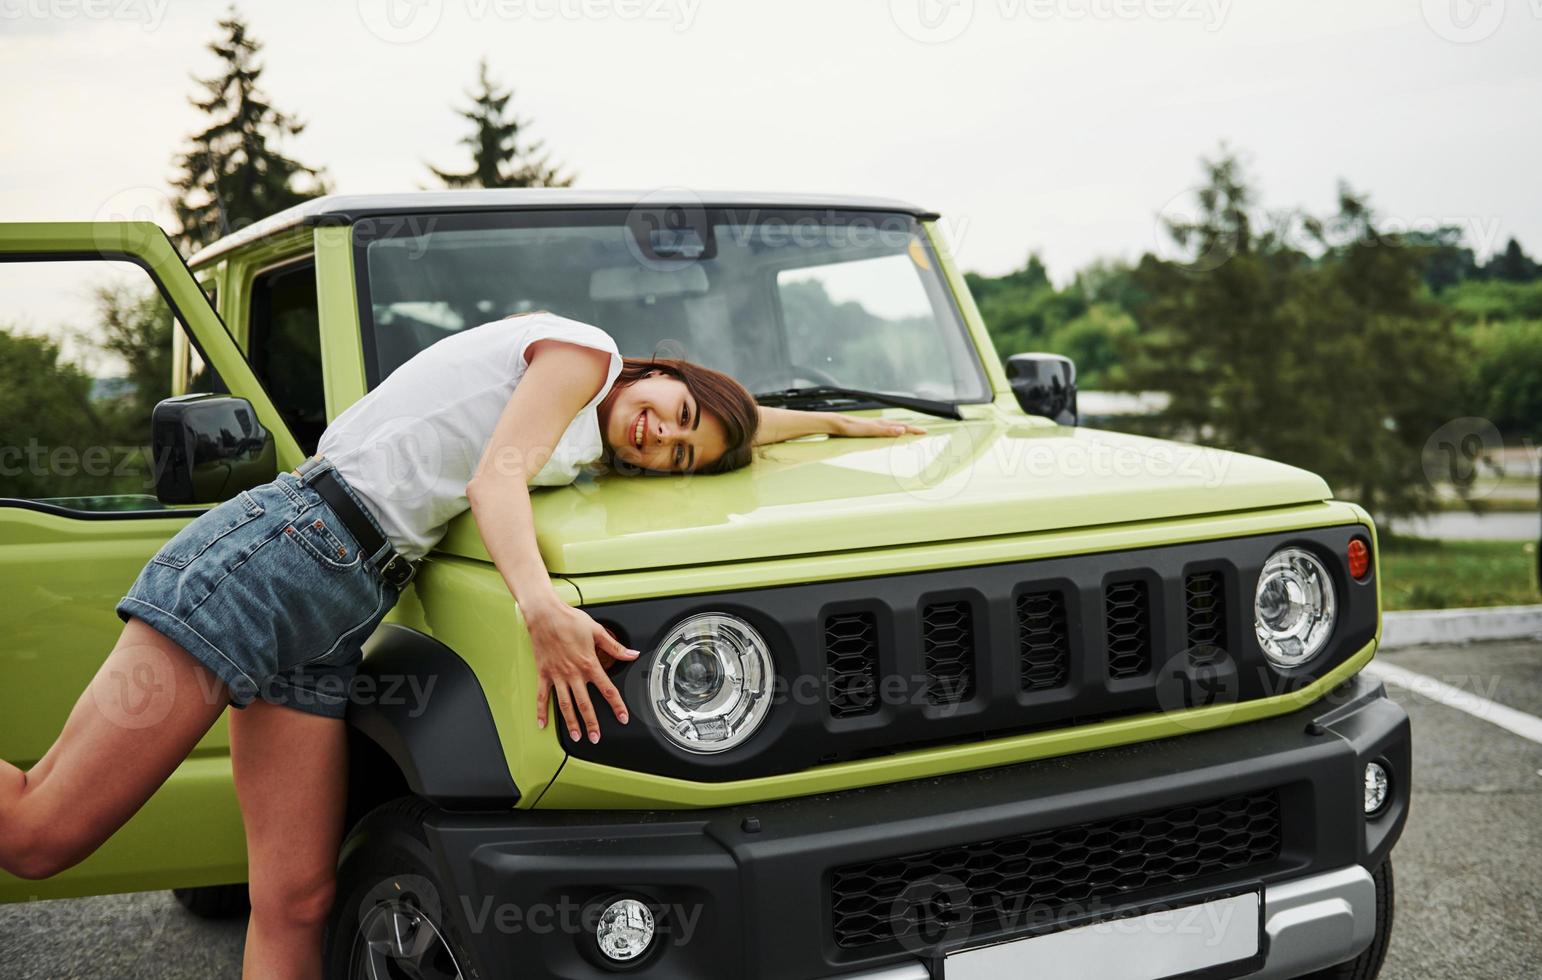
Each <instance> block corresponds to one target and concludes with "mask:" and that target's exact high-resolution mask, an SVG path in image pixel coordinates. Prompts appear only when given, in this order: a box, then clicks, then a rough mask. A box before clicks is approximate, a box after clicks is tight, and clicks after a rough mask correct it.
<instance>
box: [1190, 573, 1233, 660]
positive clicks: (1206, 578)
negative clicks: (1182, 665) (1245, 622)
mask: <svg viewBox="0 0 1542 980" xmlns="http://www.w3.org/2000/svg"><path fill="white" fill-rule="evenodd" d="M1183 604H1184V615H1185V617H1186V619H1187V623H1188V641H1189V649H1188V654H1189V662H1190V663H1192V664H1194V665H1196V666H1199V665H1206V664H1214V663H1216V662H1218V661H1219V660H1220V659H1221V658H1223V657H1224V656H1225V654H1226V584H1225V582H1223V581H1222V579H1221V573H1220V572H1198V573H1196V574H1193V575H1190V576H1188V577H1187V578H1185V579H1184V580H1183Z"/></svg>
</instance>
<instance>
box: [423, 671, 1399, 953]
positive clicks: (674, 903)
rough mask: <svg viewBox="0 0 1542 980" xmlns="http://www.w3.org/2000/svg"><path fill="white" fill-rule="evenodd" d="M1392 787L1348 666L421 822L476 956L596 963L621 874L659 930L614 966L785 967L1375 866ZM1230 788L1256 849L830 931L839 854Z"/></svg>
mask: <svg viewBox="0 0 1542 980" xmlns="http://www.w3.org/2000/svg"><path fill="white" fill-rule="evenodd" d="M1372 760H1379V761H1381V762H1382V763H1383V764H1384V765H1386V766H1387V768H1388V769H1389V771H1390V773H1391V775H1392V799H1391V800H1390V802H1389V803H1388V804H1387V805H1386V807H1385V809H1384V810H1383V811H1381V812H1380V813H1379V814H1378V815H1376V816H1374V817H1371V818H1367V817H1365V816H1364V813H1363V782H1362V776H1363V771H1364V767H1365V764H1366V763H1368V762H1370V761H1372ZM1408 789H1409V734H1408V718H1407V716H1406V715H1405V714H1404V713H1403V711H1402V709H1400V708H1399V707H1398V706H1397V705H1395V704H1393V703H1392V702H1391V701H1390V700H1389V699H1388V698H1387V697H1386V695H1385V692H1384V691H1383V689H1382V687H1381V684H1380V683H1379V682H1376V681H1374V680H1372V679H1370V678H1365V677H1356V678H1353V679H1351V680H1350V681H1348V682H1346V683H1345V684H1344V685H1342V686H1341V687H1340V688H1339V689H1337V690H1336V691H1335V692H1333V694H1332V695H1330V696H1329V697H1327V698H1325V699H1323V700H1322V701H1319V702H1317V703H1316V704H1314V705H1311V706H1309V707H1307V708H1305V709H1303V710H1301V711H1297V712H1294V713H1292V714H1288V715H1283V716H1280V717H1278V718H1273V719H1269V720H1266V721H1260V722H1253V723H1250V724H1246V725H1239V726H1234V727H1232V728H1227V729H1222V730H1218V731H1212V732H1205V733H1199V734H1191V735H1183V736H1178V737H1174V738H1167V739H1162V740H1159V741H1155V742H1149V743H1144V744H1139V745H1132V746H1125V747H1121V748H1115V749H1107V750H1101V751H1096V752H1088V753H1084V754H1081V755H1074V756H1066V757H1062V758H1057V759H1047V760H1043V761H1039V762H1032V763H1025V764H1021V765H1016V766H1009V767H1003V768H999V769H990V770H984V771H980V772H972V773H964V774H960V775H954V776H945V777H939V778H935V779H925V780H917V781H913V782H907V783H898V784H894V785H889V786H880V787H873V788H869V789H862V790H853V791H850V792H843V793H834V794H828V795H823V796H810V797H800V798H796V799H791V800H785V801H778V802H773V803H762V804H756V805H750V806H742V807H727V808H722V809H716V810H703V811H685V812H682V811H669V812H638V811H615V812H610V811H582V812H547V811H531V812H522V813H514V814H509V813H500V814H497V815H489V814H466V813H447V812H441V813H436V814H435V815H434V816H433V817H431V818H430V819H429V820H428V821H427V823H426V831H427V835H428V839H429V843H430V846H431V847H432V849H433V850H434V852H435V855H436V857H437V859H438V860H439V861H440V862H441V869H440V870H441V873H442V874H443V876H444V880H445V881H446V882H447V883H449V884H450V885H451V886H452V888H453V890H454V893H455V894H456V897H457V900H456V901H454V902H451V903H447V904H449V905H450V906H451V909H450V913H449V914H456V915H458V916H459V917H460V919H461V921H460V926H461V928H462V930H463V934H464V935H466V936H467V937H468V941H469V942H470V943H471V945H472V947H473V950H472V953H473V955H474V956H475V957H476V959H477V960H478V967H479V970H480V971H481V974H482V975H483V976H484V977H490V978H491V977H514V976H531V975H549V976H553V977H564V978H572V980H578V978H598V977H613V976H615V975H616V973H617V971H616V970H615V969H612V968H607V967H606V965H605V964H604V963H603V961H602V960H601V959H600V958H599V956H598V954H597V953H596V951H595V942H594V934H593V931H592V930H593V917H594V914H595V912H596V911H597V909H598V908H599V907H601V906H603V905H604V904H606V903H607V902H608V901H609V900H610V899H612V898H614V897H618V896H621V895H631V896H634V897H638V898H640V899H642V900H643V901H645V902H646V903H647V904H649V905H650V906H651V907H653V908H654V909H655V911H656V914H657V915H658V919H659V924H660V935H659V937H658V939H656V940H655V943H654V948H653V949H652V950H650V952H649V953H648V954H647V955H645V956H643V957H642V958H641V959H640V960H639V961H638V962H636V963H635V964H634V965H632V966H631V967H629V968H626V969H625V970H623V971H622V972H626V973H629V974H632V975H634V976H636V977H639V978H641V977H649V978H670V980H688V978H698V977H699V978H720V977H743V978H761V977H764V978H775V980H802V978H816V977H832V976H840V975H842V974H846V973H857V972H861V971H865V970H874V969H878V968H882V967H886V966H893V965H898V964H902V963H907V962H909V963H914V962H915V961H916V960H917V959H918V958H919V959H922V960H925V959H927V958H928V957H929V956H931V955H934V954H935V953H936V952H937V951H938V949H939V948H940V946H939V944H946V945H948V946H949V947H957V946H959V945H973V944H977V943H980V942H982V941H985V940H987V939H990V938H1000V937H1001V936H1004V935H1013V936H1017V935H1030V934H1033V933H1034V932H1039V931H1044V930H1047V929H1054V928H1063V927H1065V926H1068V925H1074V924H1076V923H1077V922H1078V921H1084V920H1087V919H1091V918H1100V917H1105V916H1107V915H1110V914H1115V913H1117V912H1119V911H1120V910H1122V909H1135V908H1144V907H1149V906H1151V905H1153V904H1154V903H1173V902H1178V901H1187V900H1191V899H1194V900H1198V899H1204V898H1207V897H1214V896H1218V895H1225V894H1234V893H1236V892H1237V891H1238V890H1239V888H1248V887H1256V886H1260V885H1269V884H1272V883H1277V882H1282V881H1286V880H1291V879H1296V878H1301V877H1305V876H1308V875H1312V874H1317V873H1322V872H1327V871H1331V870H1334V869H1339V868H1344V867H1346V866H1349V865H1356V864H1358V865H1360V866H1362V867H1365V868H1368V869H1369V868H1374V867H1375V866H1376V865H1378V864H1379V863H1380V862H1381V861H1382V860H1383V859H1384V858H1385V857H1386V855H1387V853H1388V852H1389V851H1390V850H1391V848H1392V846H1393V844H1394V843H1395V842H1396V840H1397V837H1398V835H1399V834H1400V833H1401V832H1402V827H1403V823H1404V821H1405V819H1406V816H1407V810H1408ZM1241 798H1247V799H1251V800H1258V799H1264V798H1267V799H1270V800H1273V801H1275V805H1274V811H1273V812H1274V813H1275V814H1276V815H1277V823H1276V824H1274V825H1272V830H1270V833H1271V834H1273V835H1274V836H1273V837H1269V838H1268V841H1269V846H1268V849H1267V850H1266V851H1259V852H1258V855H1256V859H1255V860H1252V861H1250V862H1249V863H1246V864H1243V863H1241V862H1239V863H1238V864H1237V865H1236V866H1235V867H1215V866H1213V865H1208V866H1201V865H1184V867H1191V866H1192V867H1194V868H1196V869H1199V870H1198V871H1197V872H1196V874H1194V875H1192V876H1189V877H1184V876H1182V875H1167V876H1166V877H1165V878H1163V877H1160V876H1159V877H1157V878H1149V877H1148V878H1146V879H1144V885H1142V886H1139V887H1136V888H1134V889H1133V890H1128V889H1126V890H1120V889H1118V888H1115V889H1113V890H1112V891H1110V889H1108V888H1105V889H1103V891H1102V892H1097V891H1094V892H1091V893H1090V894H1089V893H1087V892H1085V891H1084V892H1082V893H1081V894H1083V895H1084V896H1085V897H1087V898H1088V899H1089V900H1088V901H1086V902H1083V903H1081V904H1079V905H1078V906H1077V907H1076V908H1072V907H1069V906H1067V907H1065V908H1063V909H1036V910H1034V911H1035V913H1036V914H1034V915H1029V916H1025V917H1023V918H1021V919H1019V920H1016V921H1014V922H1013V923H1011V924H1009V925H1007V926H1003V925H1001V923H999V922H991V921H986V920H985V919H984V918H981V919H978V920H971V919H968V918H967V917H966V918H965V919H963V920H962V921H961V920H960V919H959V917H958V915H957V914H956V910H955V914H954V915H953V916H952V917H951V918H950V917H949V914H948V910H947V909H943V910H942V911H941V912H939V913H937V914H936V915H934V916H933V917H932V918H931V919H930V920H929V921H931V922H932V923H933V924H936V923H939V922H941V923H945V924H947V923H951V925H949V926H948V927H947V928H945V929H942V930H941V931H933V932H927V931H924V930H923V931H922V932H921V933H917V934H914V935H910V936H905V937H899V938H894V937H892V936H891V938H894V941H892V942H872V943H853V942H852V941H851V936H852V933H851V932H850V931H849V930H848V931H847V932H844V933H838V929H837V918H838V914H837V909H836V907H835V896H836V895H837V879H838V878H840V877H842V876H847V877H849V875H850V871H849V869H851V868H853V867H862V868H866V869H869V870H871V869H874V868H880V869H888V870H889V871H892V870H893V869H894V868H895V867H903V866H904V862H903V861H900V862H895V861H889V860H886V859H898V858H914V857H915V856H917V855H923V854H939V855H943V854H946V855H951V856H952V857H953V858H954V859H955V864H954V867H956V868H966V867H967V868H975V867H977V866H978V865H979V864H980V863H981V862H982V860H987V863H988V860H994V859H993V858H991V855H993V854H997V853H999V849H998V850H997V851H990V850H989V849H988V848H989V845H990V844H993V843H996V842H1000V841H1004V840H1006V841H1014V840H1024V839H1026V840H1028V841H1029V845H1025V846H1030V845H1032V846H1038V847H1040V848H1042V847H1043V846H1044V843H1045V842H1046V841H1051V840H1052V841H1057V842H1065V841H1067V840H1073V841H1074V839H1075V836H1074V833H1075V830H1076V828H1079V827H1088V828H1093V829H1094V830H1097V829H1098V828H1104V829H1106V828H1109V827H1114V826H1116V825H1117V826H1134V824H1130V823H1129V822H1127V821H1124V820H1123V819H1122V818H1127V817H1134V816H1137V815H1144V816H1145V817H1146V818H1148V819H1147V821H1146V823H1144V824H1140V825H1139V826H1141V828H1142V830H1141V833H1142V834H1149V833H1150V832H1151V828H1152V827H1153V826H1154V827H1157V828H1159V829H1160V828H1161V827H1162V826H1164V824H1163V823H1162V821H1161V819H1160V815H1162V814H1164V813H1168V812H1171V813H1184V814H1193V813H1195V812H1196V810H1198V811H1203V810H1204V808H1205V805H1206V804H1208V803H1211V802H1214V801H1220V800H1236V799H1241ZM1153 820H1155V821H1156V822H1155V823H1153V822H1152V821H1153ZM1052 832H1053V833H1052ZM1063 832H1070V833H1071V834H1072V836H1071V837H1067V836H1065V833H1063ZM1197 839H1198V840H1200V841H1201V842H1202V841H1203V840H1204V839H1205V838H1203V837H1201V838H1197ZM1261 839H1262V838H1261ZM982 842H984V843H983V844H982ZM1191 843H1192V841H1191ZM981 846H985V847H987V850H985V851H981V850H980V847H981ZM1057 846H1059V845H1057ZM1115 846H1116V847H1117V846H1120V845H1117V844H1116V845H1115ZM1124 846H1132V847H1133V846H1137V845H1134V844H1126V845H1124ZM1190 850H1191V851H1192V848H1190ZM1204 850H1205V848H1204V847H1203V846H1201V847H1200V851H1201V852H1203V851H1204ZM1062 864H1064V862H1062ZM842 869H846V870H842ZM985 870H987V871H989V870H990V869H985ZM999 877H1000V875H996V876H995V878H997V879H999ZM981 880H985V879H981ZM992 880H995V879H992ZM912 897H914V896H912ZM925 900H927V899H925V898H920V899H917V901H925ZM843 901H844V900H843ZM847 904H848V905H849V903H847ZM848 911H849V909H848ZM884 911H885V909H884V908H879V909H878V912H879V913H880V914H882V913H883V912H884ZM934 911H935V910H934ZM849 919H850V916H849V915H847V916H846V917H845V918H844V919H842V927H843V928H844V927H847V926H849V925H850V923H849V921H847V920H849ZM838 935H839V936H840V937H841V941H838ZM542 971H544V972H542Z"/></svg>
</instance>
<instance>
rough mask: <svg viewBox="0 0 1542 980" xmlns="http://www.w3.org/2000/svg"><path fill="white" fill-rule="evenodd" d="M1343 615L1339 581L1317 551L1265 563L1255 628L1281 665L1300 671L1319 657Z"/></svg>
mask: <svg viewBox="0 0 1542 980" xmlns="http://www.w3.org/2000/svg"><path fill="white" fill-rule="evenodd" d="M1337 614H1338V604H1337V603H1336V602H1335V600H1334V595H1333V580H1332V579H1330V578H1329V577H1328V570H1327V569H1326V568H1324V567H1323V563H1322V562H1320V561H1318V560H1317V558H1316V556H1315V555H1313V554H1312V553H1311V552H1309V551H1304V550H1302V549H1300V548H1281V549H1280V550H1279V551H1276V552H1275V553H1274V554H1272V555H1270V556H1269V560H1268V561H1266V562H1264V569H1263V571H1262V572H1261V573H1260V574H1259V576H1258V591H1257V592H1255V593H1254V595H1253V629H1254V631H1255V632H1257V634H1258V643H1259V645H1260V646H1261V647H1263V648H1264V655H1265V656H1266V657H1268V658H1269V660H1270V662H1271V663H1273V664H1274V665H1275V666H1277V667H1296V666H1299V665H1301V664H1304V663H1306V662H1307V661H1308V660H1311V659H1312V658H1313V657H1315V656H1316V655H1317V653H1318V651H1320V650H1321V649H1322V648H1323V646H1324V644H1326V643H1327V642H1328V634H1330V633H1332V632H1333V621H1334V618H1335V617H1336V616H1337Z"/></svg>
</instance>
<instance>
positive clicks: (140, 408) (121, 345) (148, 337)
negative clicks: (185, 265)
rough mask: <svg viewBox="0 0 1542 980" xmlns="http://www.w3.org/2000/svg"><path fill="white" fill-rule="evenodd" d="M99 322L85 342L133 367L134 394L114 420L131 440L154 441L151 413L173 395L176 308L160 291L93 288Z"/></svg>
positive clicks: (122, 434)
mask: <svg viewBox="0 0 1542 980" xmlns="http://www.w3.org/2000/svg"><path fill="white" fill-rule="evenodd" d="M92 295H93V299H94V301H95V303H96V310H97V322H96V324H95V326H94V327H93V330H92V333H91V335H90V336H83V337H81V338H80V339H81V340H82V341H83V342H86V343H90V344H93V345H94V346H96V347H97V348H99V349H101V350H103V351H105V352H106V353H108V354H112V355H113V356H115V357H116V358H117V359H118V360H120V361H122V362H123V364H124V365H125V367H126V368H127V374H126V375H125V379H126V380H127V381H128V383H129V389H130V391H129V394H128V396H127V397H126V398H125V399H123V400H122V402H120V403H119V404H118V405H117V406H116V411H115V412H114V413H113V416H112V418H111V420H110V422H111V426H112V429H113V432H114V435H116V436H117V437H118V438H119V439H120V440H122V441H123V442H125V443H130V444H133V443H148V442H149V438H148V436H149V432H150V414H151V413H152V412H153V411H154V410H155V406H156V404H157V403H158V402H160V401H161V400H162V399H163V398H167V397H169V396H170V395H171V335H172V322H173V321H172V316H171V310H170V308H169V307H167V305H166V301H165V300H164V299H162V298H161V294H160V293H159V292H157V291H156V290H154V289H153V288H152V289H144V288H138V289H136V288H134V287H133V286H129V285H126V284H121V283H120V284H111V285H100V286H97V287H96V288H95V290H93V294H92Z"/></svg>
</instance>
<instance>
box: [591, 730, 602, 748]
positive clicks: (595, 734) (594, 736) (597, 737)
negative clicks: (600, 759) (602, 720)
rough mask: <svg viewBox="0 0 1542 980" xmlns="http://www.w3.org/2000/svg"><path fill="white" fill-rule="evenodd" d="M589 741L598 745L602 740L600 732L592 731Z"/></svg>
mask: <svg viewBox="0 0 1542 980" xmlns="http://www.w3.org/2000/svg"><path fill="white" fill-rule="evenodd" d="M589 742H590V744H593V745H598V744H599V742H600V733H599V732H590V733H589Z"/></svg>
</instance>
